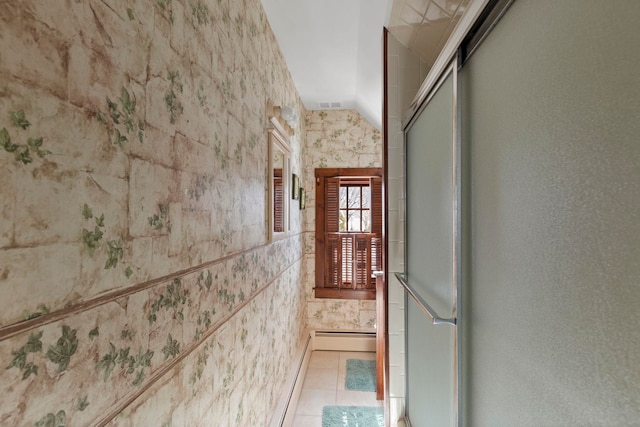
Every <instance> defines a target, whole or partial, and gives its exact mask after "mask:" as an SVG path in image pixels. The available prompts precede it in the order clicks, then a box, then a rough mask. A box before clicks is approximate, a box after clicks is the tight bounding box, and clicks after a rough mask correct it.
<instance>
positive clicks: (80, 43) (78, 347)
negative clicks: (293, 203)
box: [0, 0, 306, 426]
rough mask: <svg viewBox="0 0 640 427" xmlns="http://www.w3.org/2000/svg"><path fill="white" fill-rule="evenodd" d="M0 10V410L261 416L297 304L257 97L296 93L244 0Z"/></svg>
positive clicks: (298, 267) (181, 419)
mask: <svg viewBox="0 0 640 427" xmlns="http://www.w3.org/2000/svg"><path fill="white" fill-rule="evenodd" d="M0 25H1V26H2V36H1V37H0V170H2V172H1V173H2V185H1V186H0V201H1V202H0V361H1V362H2V366H0V384H1V385H2V386H1V390H2V399H1V400H0V424H1V425H3V426H18V425H19V426H23V425H35V426H86V425H122V426H141V425H157V426H170V425H174V426H176V425H185V426H187V425H189V426H192V425H221V426H226V425H238V426H247V425H256V426H257V425H264V424H265V423H266V421H267V420H268V418H269V416H270V415H271V413H272V409H273V408H274V406H275V404H276V400H277V399H278V397H279V392H280V388H281V386H282V384H283V381H284V378H285V376H286V371H287V369H288V367H289V364H290V362H291V360H292V358H293V354H294V351H295V349H296V347H297V346H298V344H299V342H300V339H301V337H302V333H303V328H304V326H305V319H306V304H305V289H304V288H303V286H302V285H301V283H302V279H303V278H304V275H305V272H304V269H305V262H304V259H303V257H304V238H303V234H301V232H302V231H303V230H302V220H303V218H302V215H301V212H300V211H298V210H295V209H294V210H293V211H292V229H293V232H292V234H291V236H290V237H289V238H287V239H284V240H281V241H279V242H277V243H273V244H269V243H268V242H267V241H266V236H267V233H266V217H265V212H266V207H265V201H266V191H267V179H266V173H267V170H266V168H267V165H266V159H267V137H266V133H265V131H264V130H265V125H266V116H265V108H266V104H267V100H269V99H270V100H272V101H273V102H274V103H275V104H276V105H284V104H288V105H293V106H295V107H296V109H298V110H299V111H301V110H302V107H301V104H300V102H299V99H298V95H297V92H296V91H295V88H294V85H293V82H292V80H291V78H290V75H289V72H288V70H287V68H286V64H285V62H284V60H283V58H282V56H281V53H280V51H279V48H278V45H277V43H276V41H275V39H274V36H273V34H272V32H271V30H270V28H269V25H268V23H267V21H266V17H265V14H264V12H263V10H262V6H261V4H260V1H259V0H119V1H115V0H113V1H111V0H59V1H55V2H53V1H50V0H20V1H18V0H6V1H4V2H3V3H2V6H0ZM304 126H305V124H304V123H301V124H300V125H299V126H298V127H297V129H296V135H304V134H305V132H304ZM291 144H292V148H293V159H292V161H293V165H294V168H300V165H301V159H302V148H303V147H302V145H303V144H302V138H300V137H299V136H296V137H294V138H293V140H292V141H291ZM283 307H286V309H284V310H283ZM249 402H250V403H249Z"/></svg>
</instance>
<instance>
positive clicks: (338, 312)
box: [301, 110, 382, 330]
mask: <svg viewBox="0 0 640 427" xmlns="http://www.w3.org/2000/svg"><path fill="white" fill-rule="evenodd" d="M305 127H306V129H307V134H306V145H305V151H304V157H305V163H304V172H303V178H302V184H301V185H303V186H305V187H307V208H306V209H305V210H304V211H303V212H304V224H305V234H304V252H305V256H304V262H305V266H306V268H305V283H306V289H305V295H306V299H307V326H308V327H309V328H311V329H348V330H372V329H373V328H374V326H375V320H376V307H375V301H356V300H344V299H325V298H315V297H314V294H313V287H314V285H315V219H316V216H315V215H316V213H315V203H316V200H315V169H316V168H331V167H382V138H381V134H380V132H379V131H378V130H377V129H376V128H374V127H373V126H372V125H371V124H370V123H369V122H367V121H366V120H365V119H364V118H363V117H362V116H360V114H358V112H356V111H354V110H326V111H313V112H308V113H307V115H306V117H305Z"/></svg>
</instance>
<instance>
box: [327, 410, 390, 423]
mask: <svg viewBox="0 0 640 427" xmlns="http://www.w3.org/2000/svg"><path fill="white" fill-rule="evenodd" d="M322 427H384V410H383V409H382V407H380V406H378V407H372V406H325V407H324V408H322Z"/></svg>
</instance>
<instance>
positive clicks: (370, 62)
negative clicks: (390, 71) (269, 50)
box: [262, 0, 393, 129]
mask: <svg viewBox="0 0 640 427" xmlns="http://www.w3.org/2000/svg"><path fill="white" fill-rule="evenodd" d="M262 4H263V6H264V9H265V11H266V14H267V18H268V19H269V23H270V24H271V28H272V29H273V32H274V33H275V36H276V39H277V40H278V43H279V44H280V49H281V50H282V53H283V55H284V57H285V60H286V61H287V65H288V66H289V70H290V71H291V75H292V76H293V80H294V82H295V85H296V88H297V89H298V92H299V94H300V98H301V99H302V102H303V104H304V106H305V108H306V109H308V110H320V109H327V108H326V107H321V106H320V103H339V104H340V107H339V108H348V109H355V110H357V111H358V112H359V113H360V114H361V115H362V116H363V117H364V118H365V119H367V120H368V121H369V122H370V123H371V124H372V125H373V126H375V127H377V128H378V129H380V128H381V124H382V37H383V28H384V27H385V26H388V23H389V19H390V15H391V8H392V4H393V0H262ZM335 107H336V106H335V104H334V108H335Z"/></svg>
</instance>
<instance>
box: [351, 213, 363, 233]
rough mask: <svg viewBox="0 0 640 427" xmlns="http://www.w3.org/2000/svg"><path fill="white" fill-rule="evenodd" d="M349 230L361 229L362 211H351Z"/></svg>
mask: <svg viewBox="0 0 640 427" xmlns="http://www.w3.org/2000/svg"><path fill="white" fill-rule="evenodd" d="M349 231H360V211H349Z"/></svg>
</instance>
